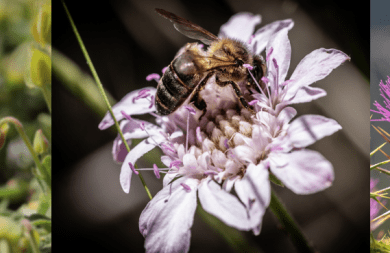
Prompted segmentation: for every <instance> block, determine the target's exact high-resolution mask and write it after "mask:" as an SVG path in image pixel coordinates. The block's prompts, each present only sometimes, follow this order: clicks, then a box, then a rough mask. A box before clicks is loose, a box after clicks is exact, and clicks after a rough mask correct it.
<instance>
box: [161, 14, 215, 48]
mask: <svg viewBox="0 0 390 253" xmlns="http://www.w3.org/2000/svg"><path fill="white" fill-rule="evenodd" d="M156 12H157V13H158V14H160V15H161V16H163V17H164V18H167V19H169V20H170V21H171V22H173V26H174V27H175V28H176V30H178V31H179V32H180V33H182V34H184V35H185V36H187V37H189V38H191V39H196V40H200V41H202V42H203V43H205V44H207V45H210V44H211V43H212V42H213V41H216V40H219V38H218V37H217V36H215V35H214V34H212V33H211V32H209V31H207V30H206V29H203V28H202V27H200V26H198V25H196V24H194V23H192V22H191V21H188V20H187V19H184V18H181V17H179V16H177V15H175V14H173V13H171V12H169V11H166V10H163V9H156Z"/></svg>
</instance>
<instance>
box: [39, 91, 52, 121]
mask: <svg viewBox="0 0 390 253" xmlns="http://www.w3.org/2000/svg"><path fill="white" fill-rule="evenodd" d="M41 90H42V94H43V97H44V98H45V101H46V104H47V108H49V112H50V114H51V91H50V88H49V87H48V85H43V87H42V89H41Z"/></svg>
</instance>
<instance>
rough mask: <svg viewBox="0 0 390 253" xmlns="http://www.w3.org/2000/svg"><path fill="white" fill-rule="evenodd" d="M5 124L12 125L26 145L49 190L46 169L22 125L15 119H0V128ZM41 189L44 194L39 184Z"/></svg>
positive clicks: (48, 178)
mask: <svg viewBox="0 0 390 253" xmlns="http://www.w3.org/2000/svg"><path fill="white" fill-rule="evenodd" d="M6 123H11V124H12V125H14V126H15V128H16V130H17V131H18V133H19V135H20V137H22V139H23V141H24V143H25V144H26V147H27V148H28V150H29V151H30V154H31V156H32V158H33V160H34V162H35V165H36V166H37V168H38V171H39V173H40V176H42V177H43V179H44V181H45V182H46V185H47V186H48V187H49V189H50V190H51V182H50V177H49V175H48V174H47V171H46V169H45V168H44V167H43V165H42V163H41V161H40V160H39V158H38V155H37V153H35V150H34V148H33V145H32V144H31V142H30V140H29V139H28V136H27V134H26V133H25V132H24V129H23V125H22V123H20V121H19V120H17V119H16V118H14V117H4V118H2V119H0V126H1V125H3V124H6ZM33 174H35V173H34V172H33ZM37 179H38V180H40V177H39V176H37ZM41 187H42V190H43V192H45V193H46V191H45V189H44V187H43V185H42V184H41Z"/></svg>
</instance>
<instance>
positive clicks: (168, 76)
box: [155, 50, 201, 115]
mask: <svg viewBox="0 0 390 253" xmlns="http://www.w3.org/2000/svg"><path fill="white" fill-rule="evenodd" d="M198 73H199V67H198V65H197V64H196V62H195V60H194V55H193V54H192V53H191V52H190V51H188V50H187V51H186V52H184V53H182V54H180V55H179V56H178V57H176V58H175V59H174V60H173V61H172V62H171V64H170V65H169V66H168V68H167V70H166V71H165V73H164V75H163V77H162V78H161V80H160V81H159V83H158V86H157V93H156V102H155V105H156V109H157V112H158V113H159V114H160V115H168V114H170V113H172V112H173V111H175V109H177V108H178V107H179V106H180V105H181V104H183V102H184V101H185V100H186V99H187V98H188V96H189V95H190V94H191V92H192V91H193V90H194V88H195V87H196V86H197V85H198V84H199V81H200V80H199V79H200V78H201V75H199V74H198Z"/></svg>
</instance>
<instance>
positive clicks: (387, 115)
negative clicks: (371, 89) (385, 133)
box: [370, 76, 390, 122]
mask: <svg viewBox="0 0 390 253" xmlns="http://www.w3.org/2000/svg"><path fill="white" fill-rule="evenodd" d="M379 90H380V92H381V96H382V97H383V98H384V101H383V103H384V104H385V107H383V106H382V105H381V104H379V103H378V102H377V101H375V103H374V105H375V106H376V108H377V110H370V111H372V112H375V113H379V114H382V118H380V119H371V121H389V122H390V77H389V76H388V77H387V80H386V84H384V83H383V81H382V80H381V82H380V83H379Z"/></svg>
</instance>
